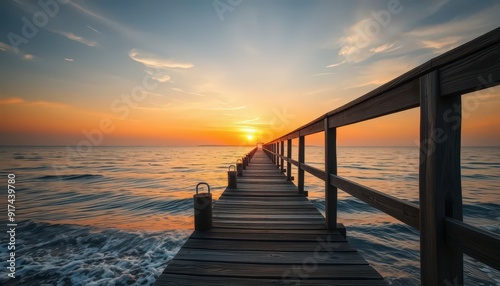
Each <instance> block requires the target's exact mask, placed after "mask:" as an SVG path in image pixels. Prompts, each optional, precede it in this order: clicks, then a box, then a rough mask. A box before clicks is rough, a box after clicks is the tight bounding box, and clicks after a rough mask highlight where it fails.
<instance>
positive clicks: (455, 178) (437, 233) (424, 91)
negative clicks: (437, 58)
mask: <svg viewBox="0 0 500 286" xmlns="http://www.w3.org/2000/svg"><path fill="white" fill-rule="evenodd" d="M420 90H421V99H420V100H421V107H420V170H419V196H420V199H419V201H420V269H421V273H422V284H423V285H440V284H442V283H443V281H457V283H458V284H460V285H461V284H463V255H462V252H461V251H459V250H457V249H452V248H450V247H448V246H447V244H446V235H445V229H444V219H445V217H447V216H448V217H451V218H455V219H458V220H462V186H461V174H460V140H461V136H460V129H461V126H460V124H456V122H453V121H452V122H450V121H448V120H446V117H445V116H443V114H444V113H445V112H447V111H448V110H454V111H455V113H457V112H458V114H457V116H458V117H459V118H461V114H460V112H461V110H462V108H461V97H460V95H454V96H447V97H443V96H441V94H440V91H439V73H438V71H433V72H431V73H430V74H427V75H425V76H423V77H422V78H421V79H420ZM459 123H460V122H459Z"/></svg>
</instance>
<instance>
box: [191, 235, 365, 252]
mask: <svg viewBox="0 0 500 286" xmlns="http://www.w3.org/2000/svg"><path fill="white" fill-rule="evenodd" d="M182 248H196V249H213V250H215V249H222V250H248V251H251V250H255V251H289V252H303V251H304V252H337V251H356V250H355V249H354V248H352V247H351V246H350V245H349V243H347V242H329V241H321V240H319V241H314V242H310V241H281V242H280V243H276V242H275V241H254V240H243V241H242V240H224V239H218V240H210V239H194V238H191V239H188V241H186V243H185V244H184V245H183V246H182Z"/></svg>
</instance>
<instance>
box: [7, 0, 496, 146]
mask: <svg viewBox="0 0 500 286" xmlns="http://www.w3.org/2000/svg"><path fill="white" fill-rule="evenodd" d="M60 2H61V3H62V4H61V3H60ZM60 2H56V1H55V0H43V1H40V3H49V4H48V6H47V7H42V6H40V4H39V1H28V0H17V1H1V2H0V114H1V115H0V116H1V121H0V133H1V136H0V145H70V146H76V145H78V144H79V142H81V141H82V140H88V141H91V142H92V144H94V145H199V144H244V143H255V142H256V141H257V140H259V141H266V140H271V139H274V137H278V136H281V135H283V134H284V133H286V132H288V131H291V130H293V129H295V128H297V127H299V126H300V125H303V124H305V123H307V122H309V121H310V120H313V119H315V118H317V117H319V116H320V115H322V114H324V113H326V112H328V111H330V110H332V109H335V108H337V107H339V106H341V105H343V104H345V103H347V102H349V101H351V100H353V99H355V98H357V97H359V96H361V95H363V94H365V93H366V92H368V91H370V90H372V89H374V88H376V87H378V86H380V85H381V84H383V83H385V82H387V81H389V80H391V79H393V78H395V77H397V76H399V75H400V74H402V73H404V72H406V71H408V70H410V69H411V68H413V67H416V66H418V65H419V64H422V63H424V62H426V61H427V60H429V59H431V58H433V57H435V56H437V55H439V54H441V53H443V52H446V51H448V50H450V49H452V48H454V47H457V46H459V45H461V44H463V43H465V42H467V41H469V40H472V39H474V38H476V37H478V36H480V35H482V34H484V33H486V32H488V31H490V30H492V29H494V28H496V27H498V26H499V25H500V20H499V18H498V15H500V2H499V1H458V0H457V1H411V0H401V1H400V2H399V1H395V0H385V1H298V0H296V1H293V0H290V1H284V0H283V1H281V0H280V1H272V0H265V1H264V0H261V1H251V0H243V1H241V0H231V1H229V0H216V1H206V0H198V1H189V0H188V1H71V2H69V3H63V2H65V1H60ZM391 5H392V6H391ZM387 15H389V17H386V16H387ZM384 16H385V17H384ZM373 21H378V23H379V24H378V27H379V29H378V30H376V31H375V32H374V35H371V36H370V35H368V36H367V35H366V33H365V34H363V33H362V32H360V31H362V30H363V29H365V28H366V27H367V25H369V24H368V23H370V22H373ZM469 96H471V95H469ZM465 98H466V97H464V99H465ZM477 98H479V103H480V104H479V106H477V107H476V106H475V107H473V108H469V109H468V110H466V112H465V111H464V127H463V128H464V129H463V133H464V135H463V142H464V144H465V145H498V143H499V142H500V131H499V129H500V128H499V127H498V126H500V115H499V114H498V110H499V108H500V88H498V87H495V88H492V89H490V90H489V91H488V92H483V93H481V95H480V96H478V97H477ZM418 124H419V110H418V109H413V110H410V111H406V112H403V113H400V114H396V115H391V116H388V117H385V118H382V119H377V120H372V121H369V122H365V123H362V124H356V125H353V126H348V127H343V128H340V131H339V134H340V136H339V144H341V145H414V144H415V143H414V142H415V140H418V134H419V133H418V128H419V126H418ZM318 142H321V138H313V139H311V140H309V141H307V143H308V144H316V143H318Z"/></svg>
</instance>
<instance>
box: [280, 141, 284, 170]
mask: <svg viewBox="0 0 500 286" xmlns="http://www.w3.org/2000/svg"><path fill="white" fill-rule="evenodd" d="M280 144H281V145H280V146H281V151H280V154H281V173H284V172H285V159H283V156H285V141H281V143H280Z"/></svg>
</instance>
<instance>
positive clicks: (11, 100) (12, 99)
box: [0, 97, 25, 105]
mask: <svg viewBox="0 0 500 286" xmlns="http://www.w3.org/2000/svg"><path fill="white" fill-rule="evenodd" d="M24 102H25V101H24V99H22V98H19V97H9V98H3V99H0V105H7V104H17V103H24Z"/></svg>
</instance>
